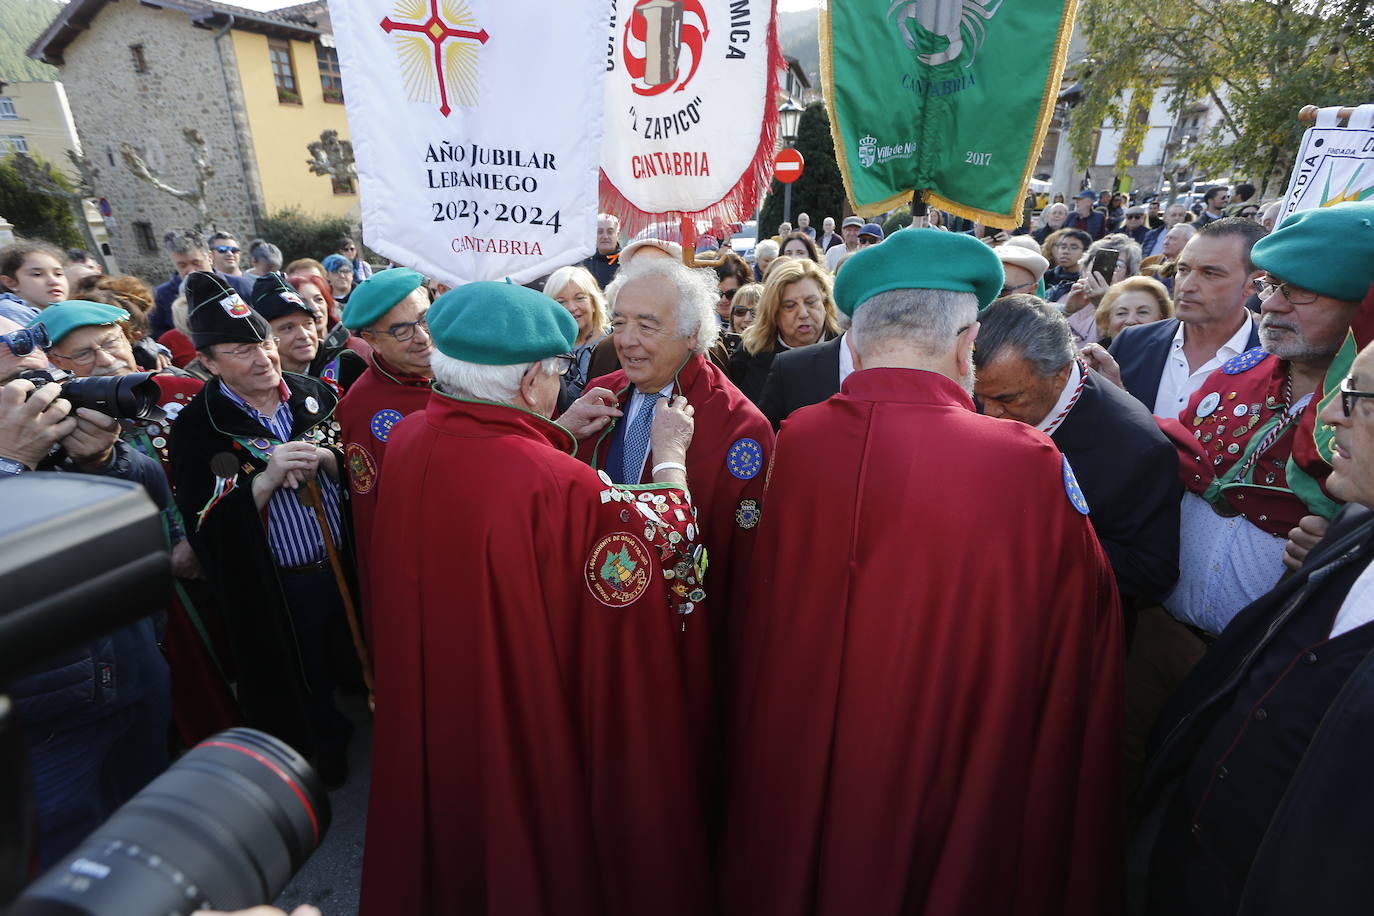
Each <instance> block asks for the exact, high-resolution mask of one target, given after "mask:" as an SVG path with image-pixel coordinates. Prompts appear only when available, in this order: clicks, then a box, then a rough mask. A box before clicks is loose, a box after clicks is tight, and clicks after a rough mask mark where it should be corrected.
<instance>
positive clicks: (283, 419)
mask: <svg viewBox="0 0 1374 916" xmlns="http://www.w3.org/2000/svg"><path fill="white" fill-rule="evenodd" d="M220 389H221V390H222V391H223V392H224V394H225V396H226V397H228V398H229V400H230V401H233V402H234V403H235V404H237V405H238V406H239V408H240V409H241V410H242V411H243V412H244V413H246V414H248V416H250V417H252V418H253V419H254V420H256V421H257V422H259V423H261V424H262V426H263V428H264V429H267V430H270V431H271V433H272V435H273V436H274V437H275V438H276V439H278V440H280V441H281V442H290V441H291V424H292V416H291V405H290V404H289V403H287V400H286V391H287V388H286V385H285V383H283V384H282V400H281V403H280V404H278V405H277V409H276V412H275V413H273V414H272V415H271V416H270V417H269V416H267V415H266V414H262V413H258V409H257V408H256V407H254V406H253V405H252V404H249V403H248V402H247V401H245V400H244V399H243V398H241V397H239V395H238V393H237V392H236V391H234V390H233V389H232V388H230V387H229V386H228V385H223V384H222V385H220ZM316 479H318V480H319V482H320V493H321V494H323V496H324V511H325V517H326V518H328V519H329V528H330V530H331V532H332V533H333V535H334V543H335V544H338V543H339V542H340V541H339V532H340V529H339V485H338V484H337V483H335V482H334V480H333V479H332V478H331V477H330V476H329V475H328V474H319V475H318V476H317V478H316ZM296 492H297V491H295V490H291V489H289V488H287V487H280V488H278V489H277V490H276V492H274V493H273V494H272V498H271V499H269V500H268V501H267V543H268V546H270V547H271V549H272V559H273V560H274V561H275V562H276V564H277V565H278V566H279V567H282V568H283V569H294V568H296V567H299V566H310V565H312V564H315V563H318V562H320V561H321V560H323V559H324V558H325V550H324V535H322V534H321V533H320V525H319V522H318V521H317V520H316V518H315V510H314V509H312V508H310V507H309V506H304V505H302V504H301V502H300V500H299V499H297V498H296Z"/></svg>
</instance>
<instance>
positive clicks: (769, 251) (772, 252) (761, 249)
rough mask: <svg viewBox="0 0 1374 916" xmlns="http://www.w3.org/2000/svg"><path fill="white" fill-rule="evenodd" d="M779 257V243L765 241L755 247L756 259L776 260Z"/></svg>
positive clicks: (770, 240)
mask: <svg viewBox="0 0 1374 916" xmlns="http://www.w3.org/2000/svg"><path fill="white" fill-rule="evenodd" d="M777 256H778V243H777V242H775V241H773V240H772V239H764V240H763V241H762V242H759V243H758V244H757V245H755V246H754V259H755V260H757V259H759V258H776V257H777Z"/></svg>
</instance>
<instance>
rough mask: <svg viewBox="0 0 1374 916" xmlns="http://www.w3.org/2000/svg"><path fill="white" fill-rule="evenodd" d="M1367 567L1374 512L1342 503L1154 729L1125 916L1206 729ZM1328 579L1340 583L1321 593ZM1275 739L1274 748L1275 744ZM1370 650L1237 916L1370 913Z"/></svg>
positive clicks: (1373, 667) (1317, 743) (1373, 734)
mask: <svg viewBox="0 0 1374 916" xmlns="http://www.w3.org/2000/svg"><path fill="white" fill-rule="evenodd" d="M1372 559H1374V512H1370V510H1369V509H1367V508H1365V507H1363V506H1357V505H1349V506H1346V507H1345V508H1344V509H1343V510H1342V511H1341V512H1340V514H1338V515H1337V516H1336V518H1335V519H1334V520H1333V521H1332V523H1331V527H1330V529H1329V530H1328V531H1327V533H1326V537H1325V539H1323V541H1322V542H1321V543H1320V544H1318V545H1317V547H1316V548H1315V549H1314V550H1313V551H1312V552H1311V553H1310V554H1309V555H1308V557H1307V560H1306V562H1305V563H1303V566H1302V569H1301V570H1299V571H1298V573H1297V574H1296V575H1294V576H1292V577H1291V578H1289V579H1286V580H1284V581H1282V582H1280V583H1279V584H1278V585H1277V586H1275V587H1274V589H1273V590H1272V591H1271V592H1269V594H1267V595H1265V596H1263V597H1262V598H1260V599H1258V600H1257V601H1255V602H1254V603H1252V604H1251V605H1250V606H1249V607H1247V608H1246V609H1245V610H1243V611H1241V612H1240V614H1238V615H1237V616H1236V618H1235V619H1234V620H1232V621H1231V623H1230V625H1229V626H1227V628H1226V629H1225V631H1224V632H1222V634H1221V636H1220V637H1219V638H1218V639H1217V641H1216V642H1215V643H1214V644H1213V645H1212V647H1211V648H1210V649H1209V650H1208V651H1207V654H1206V655H1205V656H1204V657H1203V659H1202V661H1201V662H1199V663H1198V665H1197V667H1196V668H1194V669H1193V671H1192V673H1191V674H1190V675H1189V676H1188V679H1187V680H1186V681H1185V682H1184V683H1183V686H1182V687H1180V688H1179V690H1178V692H1177V693H1176V694H1175V695H1174V697H1173V699H1172V700H1171V701H1170V703H1169V705H1168V706H1167V707H1166V708H1165V710H1164V713H1163V714H1162V715H1161V716H1160V718H1159V722H1158V724H1157V725H1156V726H1155V733H1154V738H1153V740H1152V742H1151V744H1152V753H1151V756H1150V762H1149V764H1148V766H1147V768H1146V772H1145V781H1144V783H1143V784H1142V787H1141V791H1140V795H1139V796H1138V801H1137V806H1136V807H1137V814H1138V816H1139V818H1140V821H1139V827H1138V828H1137V829H1136V831H1135V836H1134V837H1133V839H1132V841H1131V845H1130V850H1129V854H1128V875H1127V890H1128V899H1129V908H1128V910H1129V912H1132V913H1143V912H1145V909H1144V906H1145V894H1146V893H1147V890H1148V883H1147V878H1148V873H1149V865H1150V858H1151V856H1152V854H1153V852H1154V849H1155V845H1156V843H1157V842H1169V841H1170V838H1169V837H1168V836H1166V835H1165V834H1164V833H1162V832H1161V824H1162V823H1163V821H1164V814H1165V812H1166V811H1167V810H1168V808H1169V806H1170V804H1171V802H1172V800H1173V796H1174V793H1175V792H1176V791H1177V790H1178V787H1179V784H1180V782H1181V780H1182V779H1183V777H1184V775H1185V774H1186V773H1187V771H1188V768H1189V766H1190V765H1191V764H1192V762H1193V759H1194V757H1195V756H1196V754H1197V752H1198V749H1199V748H1200V747H1201V746H1202V745H1203V743H1204V741H1205V739H1206V738H1207V736H1208V733H1209V729H1210V728H1211V727H1212V726H1213V725H1214V724H1215V723H1216V722H1217V720H1218V719H1219V718H1220V717H1221V715H1222V714H1223V713H1224V712H1225V711H1226V709H1227V707H1228V701H1229V699H1230V698H1231V697H1232V696H1233V694H1234V692H1235V690H1236V689H1237V687H1238V685H1240V684H1241V683H1242V682H1243V681H1244V679H1245V677H1246V674H1247V673H1248V672H1249V671H1250V670H1251V668H1252V667H1253V666H1254V665H1255V664H1256V663H1257V661H1258V660H1259V659H1260V658H1261V657H1262V656H1263V652H1264V649H1265V647H1266V646H1268V645H1269V644H1271V643H1272V642H1273V641H1274V640H1275V639H1276V638H1277V636H1276V634H1279V633H1281V631H1282V630H1283V629H1284V627H1285V625H1286V624H1289V623H1292V622H1295V621H1297V620H1300V619H1303V618H1305V617H1306V616H1307V615H1334V613H1335V611H1336V609H1337V608H1339V607H1340V605H1341V603H1342V602H1343V601H1344V599H1345V596H1346V594H1348V592H1349V587H1350V582H1352V581H1353V579H1352V578H1351V576H1352V574H1353V573H1356V572H1358V571H1359V570H1363V569H1364V568H1365V567H1367V566H1368V565H1369V563H1370V562H1371V560H1372ZM1328 579H1336V580H1337V581H1341V582H1343V583H1345V584H1344V585H1342V586H1341V587H1323V586H1324V584H1325V583H1326V582H1327V580H1328ZM1283 737H1284V735H1283V733H1282V732H1280V733H1279V734H1278V735H1276V740H1283ZM1371 769H1374V650H1370V651H1369V652H1367V653H1366V654H1365V656H1364V658H1363V660H1362V661H1361V662H1360V663H1359V664H1358V665H1357V667H1356V668H1355V670H1354V671H1353V673H1351V675H1350V676H1349V677H1348V678H1347V679H1346V681H1345V686H1344V687H1343V688H1342V690H1341V691H1340V693H1339V694H1338V695H1337V696H1336V699H1335V701H1334V702H1333V703H1331V705H1330V706H1328V707H1326V709H1325V711H1324V713H1323V714H1322V716H1321V721H1320V724H1318V725H1317V727H1316V731H1315V733H1314V735H1313V737H1312V739H1311V741H1310V742H1309V743H1308V744H1307V746H1306V750H1305V751H1304V752H1303V754H1302V758H1301V762H1300V763H1299V765H1298V766H1297V768H1296V770H1295V771H1294V773H1293V775H1292V778H1291V780H1290V782H1289V783H1288V786H1287V789H1286V791H1285V792H1284V794H1283V796H1282V798H1281V800H1280V801H1279V802H1278V805H1277V807H1276V808H1275V809H1274V813H1273V815H1272V817H1271V818H1270V819H1269V823H1268V827H1267V829H1266V831H1265V835H1264V839H1263V841H1262V843H1261V844H1260V847H1259V850H1258V853H1257V855H1256V857H1255V859H1254V861H1253V863H1252V864H1251V867H1250V870H1249V873H1248V877H1247V878H1246V879H1245V883H1244V889H1243V892H1242V895H1241V899H1240V902H1239V905H1238V908H1237V911H1236V912H1237V913H1239V914H1241V916H1269V914H1273V916H1279V914H1285V916H1286V914H1293V913H1320V914H1322V916H1355V914H1365V913H1369V912H1370V911H1371V910H1374V869H1371V868H1369V863H1370V862H1371V861H1374V830H1371V829H1370V824H1371V823H1374V796H1371V795H1370V793H1369V792H1368V791H1367V788H1368V781H1369V773H1370V771H1371Z"/></svg>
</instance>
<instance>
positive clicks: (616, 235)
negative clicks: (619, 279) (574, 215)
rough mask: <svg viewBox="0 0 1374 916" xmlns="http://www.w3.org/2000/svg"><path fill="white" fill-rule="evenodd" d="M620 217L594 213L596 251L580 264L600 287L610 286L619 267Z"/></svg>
mask: <svg viewBox="0 0 1374 916" xmlns="http://www.w3.org/2000/svg"><path fill="white" fill-rule="evenodd" d="M619 254H620V219H619V218H618V217H616V216H614V215H613V214H610V213H598V214H597V215H596V252H595V253H594V254H593V255H592V256H591V257H589V258H587V259H586V260H585V261H583V262H582V266H583V267H585V268H587V269H588V270H589V271H591V272H592V276H593V277H596V282H597V283H599V284H600V285H601V288H602V289H605V288H606V287H607V286H610V284H611V281H612V280H614V279H615V272H616V270H618V269H619V267H620V264H619V258H618V257H617V255H619Z"/></svg>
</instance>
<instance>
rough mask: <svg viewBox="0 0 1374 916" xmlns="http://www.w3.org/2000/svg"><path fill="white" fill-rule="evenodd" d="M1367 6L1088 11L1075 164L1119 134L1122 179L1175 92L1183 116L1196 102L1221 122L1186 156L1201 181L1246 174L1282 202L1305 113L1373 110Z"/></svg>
mask: <svg viewBox="0 0 1374 916" xmlns="http://www.w3.org/2000/svg"><path fill="white" fill-rule="evenodd" d="M1371 6H1372V4H1371V2H1370V0H1304V2H1302V3H1293V2H1291V0H1160V2H1156V3H1147V4H1127V3H1120V2H1119V0H1084V2H1083V4H1082V6H1081V7H1080V8H1079V9H1080V12H1079V21H1080V23H1081V24H1082V26H1083V30H1084V34H1085V36H1086V38H1087V43H1088V54H1089V59H1088V61H1087V62H1086V63H1085V65H1084V67H1085V69H1084V73H1083V87H1084V89H1083V102H1082V104H1081V105H1080V106H1079V107H1078V108H1077V109H1076V110H1075V111H1074V117H1073V124H1072V126H1071V127H1070V129H1069V133H1070V141H1071V143H1072V145H1073V150H1074V155H1075V157H1076V158H1078V159H1079V161H1084V162H1086V161H1090V156H1091V154H1092V149H1093V145H1094V142H1095V137H1094V133H1095V131H1096V130H1097V128H1098V127H1099V125H1101V124H1103V123H1107V122H1112V123H1116V124H1121V125H1124V128H1125V136H1124V137H1123V138H1122V142H1121V145H1120V150H1119V152H1118V154H1117V163H1118V170H1120V171H1124V166H1126V165H1129V164H1130V163H1131V162H1132V161H1134V159H1135V156H1136V154H1137V153H1138V152H1139V150H1140V146H1141V143H1142V141H1143V140H1144V136H1145V131H1146V128H1147V123H1146V120H1147V119H1146V118H1145V117H1144V115H1145V113H1146V112H1147V111H1148V108H1149V104H1150V99H1151V97H1152V95H1153V93H1154V91H1155V90H1156V89H1158V88H1160V87H1168V92H1169V96H1168V97H1169V100H1170V104H1171V106H1172V108H1173V110H1174V112H1175V114H1176V115H1177V114H1178V113H1179V112H1181V111H1182V110H1183V109H1184V107H1185V106H1187V105H1189V104H1191V103H1194V102H1197V101H1200V100H1207V101H1209V102H1211V103H1212V104H1213V105H1214V106H1215V107H1216V109H1217V110H1218V111H1219V112H1220V115H1221V121H1220V124H1219V126H1218V127H1217V128H1215V129H1214V130H1212V131H1210V132H1209V133H1208V134H1206V135H1204V136H1201V137H1199V138H1198V143H1197V145H1196V146H1195V147H1193V149H1192V150H1191V151H1190V152H1189V154H1188V160H1189V162H1190V163H1191V164H1192V165H1193V167H1194V169H1195V171H1198V172H1201V173H1212V174H1216V175H1218V176H1221V175H1226V174H1231V173H1236V174H1243V175H1245V176H1247V177H1249V178H1250V179H1251V180H1252V181H1253V182H1254V183H1255V184H1256V185H1258V186H1260V187H1262V188H1264V189H1265V190H1266V192H1267V194H1268V195H1275V194H1278V193H1280V192H1281V191H1282V189H1283V187H1284V185H1285V183H1286V181H1287V178H1288V174H1289V171H1290V169H1291V167H1292V163H1293V157H1294V156H1295V155H1297V149H1298V143H1299V140H1300V139H1301V136H1302V131H1303V129H1304V125H1302V124H1301V123H1299V122H1298V120H1297V113H1298V110H1299V109H1300V108H1302V106H1304V105H1309V104H1311V105H1335V104H1347V105H1352V104H1358V103H1360V102H1365V101H1368V95H1369V91H1370V83H1369V74H1370V73H1371V72H1374V29H1371V27H1370V23H1371V22H1374V15H1372V14H1374V9H1372V8H1371ZM1132 90H1133V91H1132ZM1127 97H1129V99H1130V101H1129V102H1126V101H1124V100H1125V99H1126V98H1127Z"/></svg>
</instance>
